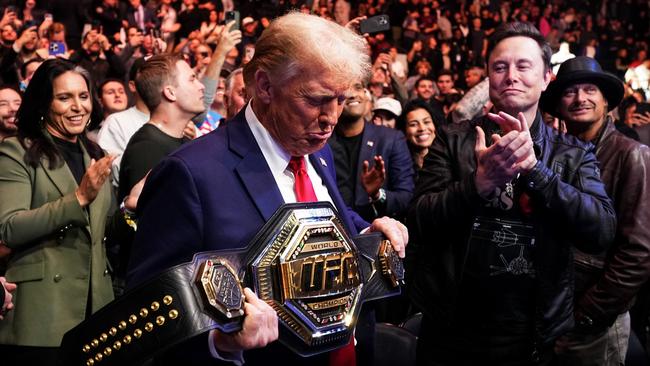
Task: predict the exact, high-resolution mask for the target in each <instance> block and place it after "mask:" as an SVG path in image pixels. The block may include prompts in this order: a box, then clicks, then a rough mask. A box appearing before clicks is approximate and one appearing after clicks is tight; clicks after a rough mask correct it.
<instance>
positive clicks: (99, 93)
mask: <svg viewBox="0 0 650 366" xmlns="http://www.w3.org/2000/svg"><path fill="white" fill-rule="evenodd" d="M108 83H120V85H122V87H123V88H125V90H126V85H124V81H123V80H120V79H116V78H108V79H106V80H104V81H103V82H102V83H101V84H99V88H97V96H98V97H99V98H101V97H103V96H104V86H106V84H108Z"/></svg>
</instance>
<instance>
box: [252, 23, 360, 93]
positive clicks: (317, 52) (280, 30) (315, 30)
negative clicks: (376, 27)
mask: <svg viewBox="0 0 650 366" xmlns="http://www.w3.org/2000/svg"><path fill="white" fill-rule="evenodd" d="M370 67H371V65H370V57H369V55H368V52H367V48H366V42H365V39H364V38H363V37H362V36H360V35H359V34H356V33H354V32H353V31H351V30H349V29H347V28H345V27H342V26H340V25H338V24H336V23H334V22H332V21H329V20H325V19H323V18H320V17H317V16H314V15H308V14H302V13H299V12H291V13H289V14H287V15H284V16H282V17H279V18H277V19H275V20H274V21H273V22H271V24H270V25H269V27H268V28H267V29H266V30H264V32H263V33H262V35H261V37H260V38H259V40H258V41H257V43H256V44H255V55H254V56H253V59H252V60H251V61H250V62H249V63H248V64H246V66H245V67H244V81H245V83H246V85H247V88H250V90H249V95H255V91H254V85H255V73H256V72H257V70H263V71H266V72H267V73H268V75H269V78H270V80H271V81H272V82H273V83H279V84H283V83H285V82H287V81H289V80H291V79H292V78H294V77H296V76H298V75H305V74H307V75H309V74H311V73H317V74H323V73H330V74H331V75H332V76H333V77H334V79H335V80H334V81H335V82H339V81H341V82H344V81H350V82H352V81H354V80H359V79H366V78H367V77H368V75H369V74H370Z"/></svg>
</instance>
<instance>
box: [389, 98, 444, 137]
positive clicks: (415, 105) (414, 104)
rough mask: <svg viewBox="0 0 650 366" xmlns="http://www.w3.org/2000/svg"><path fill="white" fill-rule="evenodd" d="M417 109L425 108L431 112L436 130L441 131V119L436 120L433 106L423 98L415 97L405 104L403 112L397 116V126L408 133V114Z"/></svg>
mask: <svg viewBox="0 0 650 366" xmlns="http://www.w3.org/2000/svg"><path fill="white" fill-rule="evenodd" d="M416 109H424V110H425V111H427V113H429V115H430V116H431V120H432V121H433V125H434V126H435V127H436V131H439V128H440V121H437V120H436V117H435V112H434V111H433V108H431V105H429V103H427V102H425V101H423V100H422V99H413V100H411V101H409V102H408V103H406V105H405V106H404V109H403V110H402V114H400V115H399V117H397V122H396V123H395V128H396V129H398V130H400V131H402V132H404V134H406V122H407V121H406V115H407V114H409V113H411V112H413V111H414V110H416Z"/></svg>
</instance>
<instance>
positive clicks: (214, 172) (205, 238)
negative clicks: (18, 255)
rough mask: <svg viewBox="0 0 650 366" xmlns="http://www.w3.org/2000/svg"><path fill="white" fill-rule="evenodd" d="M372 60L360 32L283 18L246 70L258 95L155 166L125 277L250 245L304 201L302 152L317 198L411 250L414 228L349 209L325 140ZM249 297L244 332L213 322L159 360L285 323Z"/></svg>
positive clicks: (305, 18)
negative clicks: (293, 166)
mask: <svg viewBox="0 0 650 366" xmlns="http://www.w3.org/2000/svg"><path fill="white" fill-rule="evenodd" d="M323 40H327V42H323ZM315 44H318V45H319V47H314V45H315ZM369 68H370V63H369V59H368V56H367V54H366V53H365V43H364V40H363V38H362V37H360V36H359V35H357V34H355V33H353V32H352V31H350V30H348V29H346V28H343V27H341V26H339V25H336V24H335V23H333V22H330V21H327V20H324V19H322V18H319V17H315V16H311V15H305V14H299V13H293V14H289V15H286V16H283V17H280V18H278V19H276V20H275V21H274V22H273V23H272V24H271V25H270V26H269V27H268V28H267V29H266V30H265V32H264V33H263V34H262V36H261V37H260V39H259V41H258V43H257V45H256V52H255V56H254V58H253V59H252V60H251V61H250V62H249V63H248V64H247V65H246V68H245V69H244V79H245V82H246V85H247V94H248V95H250V96H252V98H251V101H250V103H249V104H248V105H247V106H246V107H245V108H244V109H243V110H242V111H241V112H240V113H239V114H238V115H237V116H236V117H235V118H234V119H233V120H231V121H230V122H229V123H228V124H227V125H226V126H225V127H224V128H221V129H217V130H216V131H214V132H212V133H210V134H208V135H206V136H205V137H203V138H201V139H198V140H195V141H193V142H191V143H188V144H186V145H185V146H184V147H182V148H180V149H179V150H177V151H176V152H175V153H172V154H171V155H170V156H168V157H167V158H166V159H165V160H163V161H162V162H161V163H160V165H158V166H157V167H156V168H154V170H153V171H152V172H151V174H150V175H149V177H148V179H147V183H146V185H145V188H144V190H143V192H142V195H141V196H140V199H139V202H138V210H137V214H138V217H139V222H138V231H137V234H136V240H135V243H134V246H133V253H132V257H131V262H130V265H129V267H130V268H129V273H128V278H127V286H129V287H133V286H134V285H137V284H138V283H141V282H142V281H144V280H146V279H148V278H150V277H152V276H154V275H156V274H158V273H160V272H161V271H163V270H164V269H166V268H168V267H171V266H174V265H177V264H179V263H182V262H187V261H189V260H190V259H191V258H192V256H193V254H194V253H196V252H202V251H209V250H218V249H234V248H242V247H245V246H246V245H247V244H248V243H249V241H250V240H251V239H252V238H253V237H254V235H255V234H256V233H257V232H258V230H259V229H260V228H262V226H263V225H264V224H265V222H266V221H267V220H268V219H269V218H270V217H271V216H272V215H273V213H274V212H275V211H276V209H277V208H278V207H280V206H281V205H282V204H283V203H289V202H296V201H297V198H296V193H295V192H294V176H293V174H292V173H291V172H290V170H288V165H289V161H290V159H292V157H294V158H296V157H297V158H301V157H304V158H307V159H306V170H307V174H308V175H309V179H310V180H311V183H312V186H313V190H314V193H315V195H316V197H317V198H318V200H319V201H330V202H332V203H333V204H334V206H336V208H337V209H338V211H339V213H340V215H341V217H342V220H343V222H344V225H345V226H346V229H347V230H348V231H349V233H350V234H351V235H355V234H356V233H357V232H358V231H360V230H362V229H367V230H368V231H380V232H383V233H384V234H385V235H386V236H387V237H388V239H390V240H391V242H392V244H393V247H394V249H395V250H396V251H397V252H398V253H399V255H400V256H403V254H404V250H405V246H406V243H407V242H408V233H407V232H406V228H405V227H404V226H403V225H402V224H400V223H398V222H397V221H395V220H393V219H390V218H386V217H384V218H380V219H377V220H375V221H373V222H372V224H368V223H366V222H365V221H364V220H362V219H361V218H360V217H359V216H358V215H356V214H355V213H354V212H352V211H351V210H348V209H347V208H346V206H345V204H344V203H343V200H342V198H341V196H340V194H339V192H338V189H337V188H336V177H335V172H334V162H333V160H332V154H331V151H330V150H329V148H328V147H327V140H328V138H329V137H330V136H331V134H332V133H333V130H334V126H335V125H336V123H337V120H338V117H339V115H340V114H341V110H342V105H343V101H344V100H345V93H346V91H347V90H348V88H349V87H350V85H351V83H350V80H357V79H359V78H361V77H362V76H363V75H366V74H367V73H368V72H369ZM246 301H247V305H249V304H252V306H247V307H246V309H245V312H246V317H245V320H244V324H243V329H242V331H240V332H237V333H235V334H224V333H221V332H219V331H212V332H210V335H209V338H208V340H206V341H205V343H201V342H203V340H198V342H193V341H190V342H186V343H184V344H181V345H179V346H178V347H176V349H175V350H174V352H169V353H168V354H167V355H166V356H165V357H164V360H159V361H162V362H167V363H169V364H174V363H175V362H182V364H194V363H195V364H204V362H205V357H204V355H206V354H208V352H207V350H208V346H210V349H211V352H210V353H212V356H214V357H218V358H221V359H232V358H231V357H230V356H232V354H233V353H237V352H239V351H241V350H246V349H251V348H258V347H264V346H266V345H267V343H270V342H272V341H273V340H274V339H275V338H277V322H275V323H274V322H273V321H270V319H269V318H272V319H275V314H274V313H273V314H272V315H271V316H270V317H269V308H270V307H268V305H266V303H264V302H262V301H259V299H258V298H257V296H255V294H253V293H252V292H250V291H249V292H247V296H246ZM260 303H261V304H260ZM264 305H265V306H266V307H265V306H264ZM267 307H268V308H267ZM247 309H251V312H250V313H249V311H248V310H247ZM271 311H272V310H271ZM359 323H360V324H362V323H363V321H362V320H360V321H359ZM359 333H364V332H362V331H360V330H359V327H357V334H358V338H359ZM363 343H364V342H362V341H361V340H360V341H359V344H363ZM370 347H371V346H370ZM357 353H358V354H360V355H363V353H364V352H363V351H362V352H357ZM325 356H327V355H325ZM244 357H245V359H246V362H247V364H256V363H260V364H265V365H268V364H269V363H273V362H274V361H273V360H278V361H279V362H282V363H283V364H285V365H286V364H304V363H306V362H308V363H309V364H327V357H315V358H310V359H300V358H299V357H298V356H295V355H293V354H292V353H291V352H290V351H288V349H286V348H284V347H283V346H281V345H279V344H271V345H270V346H269V347H267V348H265V349H263V350H256V351H254V352H250V351H249V352H247V353H246V354H244ZM271 357H272V358H271ZM200 359H202V360H200ZM280 360H281V361H280ZM240 361H241V360H240ZM213 362H214V360H213ZM360 363H363V362H360Z"/></svg>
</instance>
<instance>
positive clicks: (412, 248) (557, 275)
mask: <svg viewBox="0 0 650 366" xmlns="http://www.w3.org/2000/svg"><path fill="white" fill-rule="evenodd" d="M476 125H479V126H481V127H482V128H483V130H484V131H485V135H486V136H491V135H492V134H493V133H496V132H498V130H499V128H498V126H497V125H496V124H495V123H493V122H491V121H489V120H488V119H487V118H485V117H483V118H479V119H476V120H474V121H471V122H470V121H466V122H462V123H460V124H451V125H449V126H444V127H443V128H442V129H441V130H440V131H439V134H438V136H437V137H436V139H435V141H434V143H433V146H432V148H431V149H430V151H429V154H428V155H427V157H426V158H425V161H424V167H423V169H422V170H421V171H420V177H419V180H418V183H417V184H416V190H415V194H414V201H413V205H412V207H411V210H410V212H409V216H408V227H409V233H410V235H411V242H410V244H409V246H408V248H407V250H408V253H407V276H408V278H407V281H408V282H407V283H408V284H409V293H410V295H411V297H412V299H413V301H414V303H415V304H416V305H417V306H418V307H419V308H420V309H421V310H422V311H423V312H424V314H425V316H426V317H428V318H430V319H432V320H433V321H436V322H441V323H442V324H449V322H450V319H453V318H454V315H455V314H454V309H455V308H457V307H458V303H457V301H456V299H457V295H458V292H459V288H460V285H461V281H462V276H463V273H464V265H465V260H466V255H467V252H468V244H467V242H468V236H469V233H470V229H471V225H472V221H473V218H474V216H475V215H476V214H477V212H479V210H481V209H482V208H483V207H484V206H485V203H486V201H484V200H483V199H482V198H481V197H480V196H479V195H478V193H477V192H476V188H475V183H474V176H475V170H476V158H475V153H474V145H475V139H476V131H475V128H474V126H476ZM531 136H532V139H533V142H534V148H535V153H536V155H537V160H538V162H537V165H536V166H535V168H534V169H533V171H532V172H531V173H529V174H528V175H527V176H522V177H521V178H520V179H519V180H518V182H517V183H516V184H517V185H519V187H517V188H518V189H523V190H524V192H526V193H527V194H528V195H529V196H530V203H531V205H532V208H533V212H532V216H531V220H532V221H533V222H534V223H535V225H534V226H535V228H536V229H535V238H536V245H537V248H538V250H537V251H536V254H535V261H534V266H535V272H536V273H537V276H536V279H535V281H536V286H535V290H534V291H535V298H536V300H535V314H534V316H533V314H531V316H533V317H534V319H535V335H534V341H535V342H542V343H545V344H548V343H550V342H552V341H553V340H554V339H555V338H557V337H558V336H559V335H560V334H562V333H563V332H565V331H567V330H568V329H570V328H571V326H572V324H573V317H572V310H573V307H572V303H573V285H574V282H573V266H572V260H573V257H572V252H571V248H572V246H576V247H578V248H580V249H582V250H583V251H585V252H590V253H594V252H601V251H603V250H605V249H607V247H608V246H609V245H610V243H611V242H612V240H613V239H614V233H615V227H616V218H615V214H614V210H613V208H612V204H611V201H610V199H609V198H608V197H607V194H606V193H605V187H604V186H603V183H602V182H601V180H600V175H599V168H598V164H597V162H596V157H595V156H594V153H593V145H591V144H588V143H585V142H581V141H580V140H578V139H576V138H574V137H571V136H566V135H560V134H558V133H557V132H555V131H554V130H553V129H551V128H550V127H548V126H546V125H545V124H544V123H543V122H542V121H541V116H540V115H539V114H538V115H537V117H536V119H535V122H534V123H533V125H532V127H531ZM498 295H499V294H495V296H498ZM460 316H462V315H460ZM531 336H532V335H531Z"/></svg>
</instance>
